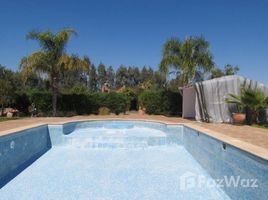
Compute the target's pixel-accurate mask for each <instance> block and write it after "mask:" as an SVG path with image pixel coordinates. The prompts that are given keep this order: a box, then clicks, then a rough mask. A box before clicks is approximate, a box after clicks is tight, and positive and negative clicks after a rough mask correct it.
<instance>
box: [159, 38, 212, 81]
mask: <svg viewBox="0 0 268 200" xmlns="http://www.w3.org/2000/svg"><path fill="white" fill-rule="evenodd" d="M213 67H214V62H213V58H212V54H211V53H210V51H209V43H208V42H207V41H206V40H205V39H204V38H203V37H189V38H187V39H185V40H184V41H181V40H179V39H171V40H168V41H167V42H166V43H165V44H164V48H163V56H162V60H161V63H160V70H161V71H163V72H165V73H166V74H168V73H169V72H170V71H169V70H170V68H173V69H175V72H176V73H177V74H178V73H179V74H180V78H181V79H182V84H183V85H186V84H188V83H190V82H191V81H193V80H194V78H195V77H196V75H197V74H198V73H197V72H201V73H206V72H210V71H211V70H212V69H213Z"/></svg>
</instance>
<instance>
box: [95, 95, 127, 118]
mask: <svg viewBox="0 0 268 200" xmlns="http://www.w3.org/2000/svg"><path fill="white" fill-rule="evenodd" d="M92 98H93V100H94V102H95V105H94V110H98V109H99V108H100V107H107V108H109V109H110V110H111V112H113V113H115V114H119V113H125V112H126V110H127V98H126V95H125V94H123V93H116V92H111V93H94V94H93V95H92Z"/></svg>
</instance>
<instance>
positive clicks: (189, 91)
mask: <svg viewBox="0 0 268 200" xmlns="http://www.w3.org/2000/svg"><path fill="white" fill-rule="evenodd" d="M195 100H196V92H195V89H194V87H188V88H184V89H183V97H182V117H183V118H195Z"/></svg>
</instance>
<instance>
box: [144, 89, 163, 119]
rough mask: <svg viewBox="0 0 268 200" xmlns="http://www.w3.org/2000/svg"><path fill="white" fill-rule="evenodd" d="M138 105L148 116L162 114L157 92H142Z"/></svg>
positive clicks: (159, 96)
mask: <svg viewBox="0 0 268 200" xmlns="http://www.w3.org/2000/svg"><path fill="white" fill-rule="evenodd" d="M139 105H140V106H141V107H142V108H145V109H146V113H148V114H161V113H162V106H163V104H162V97H161V93H160V92H157V91H144V92H142V93H141V94H140V96H139Z"/></svg>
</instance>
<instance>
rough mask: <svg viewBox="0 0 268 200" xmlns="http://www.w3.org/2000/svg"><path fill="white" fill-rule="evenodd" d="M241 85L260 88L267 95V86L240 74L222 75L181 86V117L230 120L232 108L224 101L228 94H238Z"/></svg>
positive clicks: (207, 120)
mask: <svg viewBox="0 0 268 200" xmlns="http://www.w3.org/2000/svg"><path fill="white" fill-rule="evenodd" d="M242 87H245V88H251V89H257V88H258V89H260V90H262V91H263V92H264V93H265V94H267V95H268V86H266V85H264V84H262V83H259V82H257V81H254V80H250V79H247V78H244V77H241V76H236V75H233V76H224V77H220V78H215V79H212V80H207V81H203V82H198V83H195V84H193V85H190V86H187V87H183V88H181V90H182V93H183V105H182V107H183V114H182V117H183V118H195V119H196V120H197V121H203V122H219V123H220V122H226V123H230V122H231V114H232V111H233V110H232V108H231V107H230V105H228V104H226V103H225V99H226V98H227V97H228V96H229V94H235V95H239V94H240V89H241V88H242Z"/></svg>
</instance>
